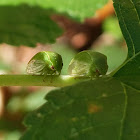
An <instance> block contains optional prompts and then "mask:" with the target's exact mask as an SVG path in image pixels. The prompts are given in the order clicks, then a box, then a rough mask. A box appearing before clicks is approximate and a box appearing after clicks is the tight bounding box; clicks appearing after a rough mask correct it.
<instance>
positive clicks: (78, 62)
mask: <svg viewBox="0 0 140 140" xmlns="http://www.w3.org/2000/svg"><path fill="white" fill-rule="evenodd" d="M107 70H108V65H107V57H106V56H105V55H104V54H101V53H99V52H95V51H92V50H87V51H82V52H80V53H78V54H77V55H76V56H75V57H74V58H73V59H72V60H71V62H70V64H69V68H68V73H69V74H70V75H76V76H91V77H98V76H99V75H105V74H106V72H107Z"/></svg>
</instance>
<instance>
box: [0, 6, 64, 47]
mask: <svg viewBox="0 0 140 140" xmlns="http://www.w3.org/2000/svg"><path fill="white" fill-rule="evenodd" d="M49 13H50V10H45V9H41V8H40V7H37V6H36V7H35V6H34V7H31V6H27V5H20V6H0V43H3V42H4V43H8V44H12V45H15V46H19V45H27V46H32V47H35V45H36V43H39V42H41V43H47V42H48V43H53V42H55V39H56V38H57V37H58V36H60V35H61V33H62V31H61V29H60V28H59V27H58V25H57V24H56V23H55V22H53V21H52V20H51V19H50V17H49Z"/></svg>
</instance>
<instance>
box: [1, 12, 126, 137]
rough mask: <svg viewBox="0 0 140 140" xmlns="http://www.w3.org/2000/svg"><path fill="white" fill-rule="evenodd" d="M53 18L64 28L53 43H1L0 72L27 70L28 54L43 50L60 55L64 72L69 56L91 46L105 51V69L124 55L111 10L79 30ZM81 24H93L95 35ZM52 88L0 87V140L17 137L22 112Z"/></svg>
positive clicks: (34, 107) (122, 58)
mask: <svg viewBox="0 0 140 140" xmlns="http://www.w3.org/2000/svg"><path fill="white" fill-rule="evenodd" d="M104 10H106V9H104ZM54 19H55V21H56V22H57V23H58V24H60V25H61V27H62V28H63V29H64V30H65V32H64V34H63V35H62V36H61V37H59V38H58V39H57V42H56V43H55V44H52V45H50V44H39V43H38V44H37V45H36V47H35V48H29V47H27V46H20V47H18V48H17V47H14V46H10V45H7V44H1V45H0V74H21V73H23V74H26V65H27V63H28V61H29V60H30V58H31V57H32V56H33V55H34V54H36V53H37V52H39V51H43V50H45V51H54V52H57V53H59V54H61V55H62V58H63V64H64V66H63V69H62V73H61V74H63V75H66V74H67V68H68V65H69V62H70V61H71V59H72V58H73V57H74V56H75V54H76V53H78V52H79V51H81V50H85V49H92V50H95V51H98V52H101V53H103V54H105V55H106V56H107V59H108V60H107V61H108V65H109V69H108V73H110V72H111V71H113V70H114V69H116V68H117V67H118V66H119V65H121V64H122V63H123V62H124V60H125V59H126V57H127V47H126V44H125V41H124V39H123V36H122V33H121V31H120V28H119V24H118V20H117V18H116V16H115V14H114V12H111V13H110V14H108V15H107V16H106V17H105V18H103V20H102V21H101V22H96V26H87V25H89V23H91V22H93V21H94V23H95V21H97V17H93V18H91V19H87V20H85V21H86V22H85V23H87V21H88V24H86V26H81V28H80V30H77V27H79V26H77V25H78V24H79V23H76V24H75V22H73V21H70V20H69V19H67V18H65V17H59V16H55V17H54ZM62 21H63V24H62ZM67 23H69V25H73V28H70V26H68V28H66V25H67ZM84 25H85V24H84ZM84 28H86V31H89V30H90V29H91V28H94V30H96V32H95V34H96V37H94V36H92V35H95V34H94V30H92V34H91V33H90V32H84V31H85V29H84ZM83 29H84V30H83ZM82 31H83V32H82ZM73 32H74V33H73ZM98 32H99V33H98ZM88 33H89V34H88ZM86 37H89V38H91V39H92V41H91V40H86ZM54 89H55V88H54V87H1V88H0V140H18V139H19V137H20V136H21V135H22V133H23V132H24V130H25V128H24V126H23V124H22V120H23V117H24V115H26V113H28V112H30V111H32V110H34V109H36V108H38V107H39V106H41V105H42V104H43V103H44V102H45V100H44V96H45V95H46V94H47V93H48V92H49V91H50V90H54Z"/></svg>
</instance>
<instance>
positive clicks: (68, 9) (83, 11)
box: [0, 0, 108, 20]
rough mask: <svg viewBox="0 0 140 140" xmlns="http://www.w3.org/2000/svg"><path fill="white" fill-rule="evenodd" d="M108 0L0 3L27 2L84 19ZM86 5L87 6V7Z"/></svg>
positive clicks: (21, 0) (23, 0) (8, 1)
mask: <svg viewBox="0 0 140 140" xmlns="http://www.w3.org/2000/svg"><path fill="white" fill-rule="evenodd" d="M107 2H108V0H100V1H98V0H88V1H84V0H82V1H81V0H76V1H75V0H1V1H0V5H19V4H23V3H26V4H29V5H32V6H40V7H43V8H46V9H53V10H55V11H57V12H58V13H65V14H67V15H69V16H70V17H73V18H77V19H80V20H84V19H85V18H87V17H91V16H93V15H94V13H95V11H96V10H97V9H99V8H102V6H103V5H104V4H106V3H107ZM87 7H88V8H87Z"/></svg>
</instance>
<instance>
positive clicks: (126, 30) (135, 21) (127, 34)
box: [113, 0, 140, 58]
mask: <svg viewBox="0 0 140 140" xmlns="http://www.w3.org/2000/svg"><path fill="white" fill-rule="evenodd" d="M113 1H114V8H115V11H116V14H117V17H118V20H119V23H120V27H121V30H122V33H123V35H124V38H125V40H126V43H127V46H128V57H129V58H131V57H132V56H134V55H135V54H137V53H138V52H139V51H140V38H139V37H140V1H138V0H113Z"/></svg>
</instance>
